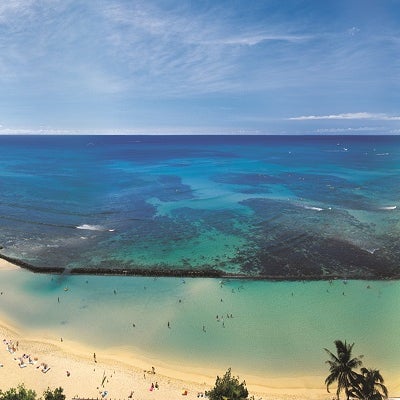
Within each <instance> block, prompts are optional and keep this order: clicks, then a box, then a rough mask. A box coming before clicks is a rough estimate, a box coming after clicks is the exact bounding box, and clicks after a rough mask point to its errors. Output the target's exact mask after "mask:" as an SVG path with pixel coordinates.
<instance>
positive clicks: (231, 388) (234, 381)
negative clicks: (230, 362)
mask: <svg viewBox="0 0 400 400" xmlns="http://www.w3.org/2000/svg"><path fill="white" fill-rule="evenodd" d="M206 395H207V396H208V398H209V399H210V400H245V399H247V398H248V395H249V392H248V391H247V389H246V382H244V381H243V382H242V383H239V379H238V378H236V377H234V376H232V374H231V369H230V368H229V369H228V370H227V371H226V372H225V375H224V376H223V377H222V378H220V377H219V376H217V380H216V381H215V386H214V388H213V389H212V390H210V391H208V392H206Z"/></svg>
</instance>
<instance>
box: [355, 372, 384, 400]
mask: <svg viewBox="0 0 400 400" xmlns="http://www.w3.org/2000/svg"><path fill="white" fill-rule="evenodd" d="M383 383H384V380H383V377H382V375H381V374H380V372H379V370H377V369H367V368H361V375H358V374H357V381H356V382H355V385H354V387H353V388H352V390H351V391H350V392H351V395H352V396H353V397H355V398H356V399H360V400H383V399H386V398H387V397H388V390H387V388H386V386H385V385H384V384H383Z"/></svg>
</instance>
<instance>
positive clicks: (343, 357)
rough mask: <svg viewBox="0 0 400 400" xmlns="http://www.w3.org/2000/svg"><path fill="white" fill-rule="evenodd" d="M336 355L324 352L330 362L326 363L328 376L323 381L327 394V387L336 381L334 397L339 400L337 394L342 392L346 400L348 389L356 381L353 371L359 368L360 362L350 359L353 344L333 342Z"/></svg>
mask: <svg viewBox="0 0 400 400" xmlns="http://www.w3.org/2000/svg"><path fill="white" fill-rule="evenodd" d="M334 343H335V346H336V352H337V355H335V354H333V353H331V352H330V351H329V350H328V349H325V351H326V352H327V353H328V354H329V357H330V360H328V361H327V362H326V363H327V364H329V371H330V374H329V375H328V377H327V378H326V379H325V384H326V389H327V390H328V392H329V386H330V385H332V383H334V382H335V381H337V390H336V396H337V399H338V400H339V394H340V392H341V391H342V390H344V391H345V393H346V397H347V400H349V397H350V389H351V387H352V386H353V384H354V383H355V381H356V379H357V373H356V372H354V371H353V370H354V369H355V368H358V367H360V366H361V364H362V362H361V360H360V358H361V357H363V356H359V358H357V357H354V358H352V354H351V352H352V350H353V346H354V343H353V344H347V343H346V341H345V342H344V343H343V342H342V341H341V340H335V342H334Z"/></svg>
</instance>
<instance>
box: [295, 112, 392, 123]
mask: <svg viewBox="0 0 400 400" xmlns="http://www.w3.org/2000/svg"><path fill="white" fill-rule="evenodd" d="M288 119H289V120H290V121H312V120H348V119H369V120H376V121H400V116H396V115H388V114H384V113H369V112H358V113H342V114H331V115H302V116H299V117H291V118H288Z"/></svg>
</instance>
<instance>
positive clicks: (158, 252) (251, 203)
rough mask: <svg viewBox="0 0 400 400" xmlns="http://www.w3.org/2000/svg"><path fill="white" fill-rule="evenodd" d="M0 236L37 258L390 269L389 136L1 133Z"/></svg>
mask: <svg viewBox="0 0 400 400" xmlns="http://www.w3.org/2000/svg"><path fill="white" fill-rule="evenodd" d="M0 150H1V154H2V157H1V158H0V189H1V191H0V222H1V224H0V245H1V246H2V247H3V249H2V251H3V252H4V253H5V254H6V255H9V256H14V257H17V258H21V259H23V260H25V261H28V262H30V263H32V264H34V265H36V266H39V267H41V266H56V267H62V268H74V267H87V268H98V267H106V268H109V267H110V268H122V269H135V268H147V269H154V268H156V269H164V270H176V269H186V270H193V269H194V270H208V269H211V268H214V269H218V270H221V271H224V272H228V273H229V272H233V273H240V274H243V275H245V276H251V277H254V276H268V277H274V276H289V277H292V278H303V277H306V278H307V277H310V276H317V277H320V276H325V275H334V276H341V277H347V278H350V277H369V278H371V279H374V278H376V277H382V276H389V277H393V276H397V277H398V276H400V270H399V265H400V247H399V241H398V237H399V234H400V214H399V208H398V205H399V204H398V202H399V198H400V197H399V196H400V189H399V188H400V178H399V177H400V138H399V137H398V136H392V137H387V136H386V137H383V136H353V137H340V136H336V137H331V136H330V137H323V136H316V137H311V136H302V137H288V136H286V137H282V136H281V137H278V136H165V137H164V136H162V137H160V136H46V137H32V136H25V137H24V136H21V137H20V136H18V137H14V136H0Z"/></svg>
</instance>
